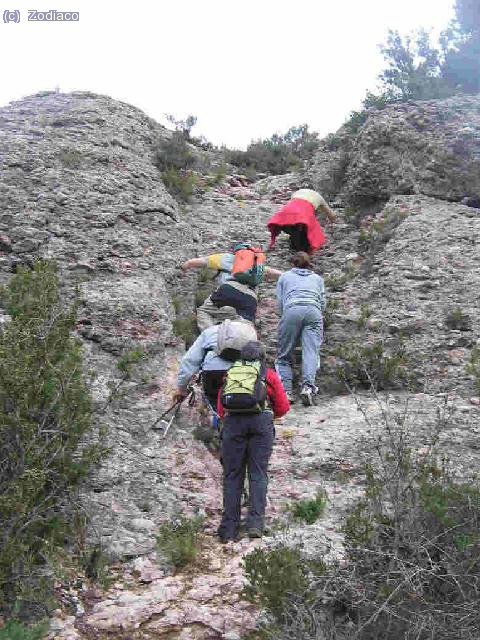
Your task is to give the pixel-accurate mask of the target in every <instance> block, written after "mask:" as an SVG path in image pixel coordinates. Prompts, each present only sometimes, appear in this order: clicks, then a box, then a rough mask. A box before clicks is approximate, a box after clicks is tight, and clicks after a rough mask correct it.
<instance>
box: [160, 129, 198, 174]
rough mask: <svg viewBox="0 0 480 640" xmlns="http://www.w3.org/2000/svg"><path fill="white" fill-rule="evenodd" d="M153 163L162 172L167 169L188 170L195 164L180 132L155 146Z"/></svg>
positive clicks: (175, 132) (174, 133)
mask: <svg viewBox="0 0 480 640" xmlns="http://www.w3.org/2000/svg"><path fill="white" fill-rule="evenodd" d="M154 163H155V165H156V166H157V167H158V169H160V171H162V172H164V171H167V170H168V169H177V170H181V169H188V168H189V167H191V166H192V165H193V164H194V163H195V157H194V156H193V154H192V152H191V150H190V147H189V146H188V143H187V140H186V138H185V136H184V134H183V133H182V132H181V131H174V132H173V133H172V135H171V137H170V138H167V139H165V140H162V141H161V142H159V143H158V144H157V146H156V148H155V151H154Z"/></svg>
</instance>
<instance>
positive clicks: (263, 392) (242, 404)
mask: <svg viewBox="0 0 480 640" xmlns="http://www.w3.org/2000/svg"><path fill="white" fill-rule="evenodd" d="M265 377H266V368H265V365H263V364H262V363H261V362H260V361H258V360H255V361H249V360H237V361H236V362H234V363H233V365H232V366H231V367H230V369H229V370H228V371H227V375H226V376H225V382H224V384H223V387H222V392H221V396H220V401H221V403H222V405H223V407H224V409H225V410H226V411H227V412H228V413H229V414H230V413H261V412H262V411H264V410H265V404H266V400H267V383H266V379H265Z"/></svg>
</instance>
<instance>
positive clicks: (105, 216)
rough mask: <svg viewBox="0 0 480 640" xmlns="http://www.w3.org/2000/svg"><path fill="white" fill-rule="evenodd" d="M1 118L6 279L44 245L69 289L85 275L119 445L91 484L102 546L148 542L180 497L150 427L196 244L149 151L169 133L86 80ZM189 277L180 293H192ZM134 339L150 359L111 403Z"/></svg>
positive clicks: (114, 442)
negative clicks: (87, 89) (180, 282)
mask: <svg viewBox="0 0 480 640" xmlns="http://www.w3.org/2000/svg"><path fill="white" fill-rule="evenodd" d="M0 123H1V127H0V139H1V146H0V149H1V150H0V163H1V167H2V179H1V182H0V204H1V207H0V236H1V239H0V281H1V282H2V283H4V282H5V281H6V280H7V279H8V278H9V277H10V276H11V274H12V272H13V271H14V270H15V269H16V267H17V266H18V265H19V264H20V265H21V264H29V263H31V261H32V260H33V259H35V258H38V257H44V258H52V259H54V260H55V261H56V262H57V264H58V267H59V271H60V274H61V279H62V282H63V283H64V288H65V294H66V295H67V296H68V295H70V296H71V295H72V292H73V287H74V286H79V287H80V298H81V300H80V307H79V313H78V326H77V330H78V334H79V335H80V336H81V337H82V338H83V339H84V350H85V354H86V356H87V366H88V368H89V369H91V370H93V371H94V373H95V380H94V382H93V385H92V391H93V394H94V398H95V400H96V403H97V406H98V407H100V409H101V412H102V414H101V416H100V417H99V418H98V419H99V420H101V421H103V422H104V423H105V424H106V425H107V426H108V427H109V444H110V445H111V456H110V458H109V459H108V461H107V462H106V463H105V465H103V466H102V467H101V468H100V469H98V471H97V473H96V474H95V475H94V477H93V478H92V480H91V486H90V489H89V491H87V493H86V496H85V502H86V504H87V505H88V510H89V516H90V521H91V524H92V527H91V533H92V536H95V537H97V539H98V537H100V538H101V540H102V545H103V547H104V548H105V550H106V551H107V552H111V553H112V554H115V555H119V556H124V555H131V554H135V553H138V552H141V551H143V550H145V549H146V548H147V549H149V548H151V547H152V545H153V544H154V532H153V530H154V528H155V522H158V521H159V520H160V519H164V518H165V517H166V516H168V514H169V513H171V512H172V511H173V509H174V508H175V495H176V494H175V488H174V487H170V486H169V483H168V471H167V470H168V465H169V464H170V461H169V458H168V452H166V453H165V456H164V458H162V459H161V460H160V459H159V457H158V456H156V455H155V454H154V453H152V447H153V448H155V447H157V446H158V435H157V434H154V433H153V432H151V431H150V430H149V428H147V425H150V424H151V423H153V421H154V420H155V417H156V415H157V413H158V411H159V410H160V409H161V408H162V407H166V406H168V403H169V402H170V397H169V394H170V393H171V391H172V389H173V387H174V384H175V380H174V379H175V371H176V367H177V362H178V359H179V355H180V353H181V350H182V348H183V344H182V343H181V341H180V340H179V339H178V338H177V337H176V336H175V334H174V331H173V328H172V321H173V320H174V318H175V311H174V305H173V301H172V297H173V287H174V285H175V287H176V286H177V282H176V274H177V273H178V271H177V269H178V264H179V263H180V262H181V261H182V260H183V259H184V258H185V257H186V256H187V255H189V254H190V253H191V251H192V246H193V245H192V233H191V229H190V226H189V225H188V224H186V223H185V221H183V220H182V217H181V212H180V209H179V206H178V204H177V203H176V201H175V200H174V199H173V198H172V197H171V196H170V195H169V194H168V193H167V191H166V189H165V187H164V185H163V182H162V180H161V176H160V172H159V171H158V169H157V168H156V167H155V165H154V162H153V150H154V146H155V145H156V143H157V141H158V140H159V139H161V138H162V137H164V136H166V135H168V134H167V132H166V130H165V129H164V128H163V127H161V126H160V125H158V124H157V123H155V122H154V121H153V120H151V119H150V118H148V117H147V116H146V115H145V114H144V113H142V112H141V111H140V110H138V109H135V108H134V107H131V106H129V105H126V104H123V103H121V102H117V101H114V100H112V99H110V98H107V97H104V96H97V95H94V94H90V93H72V94H57V93H45V94H38V95H35V96H32V97H30V98H26V99H24V100H21V101H19V102H16V103H12V104H10V105H8V106H7V107H5V108H3V109H1V110H0ZM184 285H185V289H184V290H182V291H177V294H178V295H179V296H180V299H181V300H182V303H183V304H185V305H188V304H192V305H193V293H192V291H191V288H190V289H189V288H188V287H189V284H188V282H186V281H185V282H184ZM139 347H140V348H142V349H144V350H145V351H146V352H147V354H148V363H147V364H146V365H145V367H144V369H143V371H142V372H141V375H140V377H139V378H138V379H135V380H134V381H132V382H129V383H128V384H127V385H126V388H125V389H124V390H125V391H126V392H127V395H126V396H125V397H124V398H122V400H121V401H120V402H116V403H114V404H112V405H109V406H107V407H106V409H105V411H104V412H103V409H102V407H103V406H104V405H106V404H107V401H108V396H109V393H110V392H109V389H110V388H111V387H115V386H116V385H117V384H118V383H119V381H120V379H121V374H120V372H119V371H118V369H117V366H116V365H117V363H118V359H119V357H120V356H121V355H122V354H123V353H125V351H128V350H129V349H132V348H139ZM164 465H165V466H164ZM152 478H153V480H152ZM147 505H151V508H150V507H148V506H147ZM147 509H148V510H149V511H148V517H146V511H147Z"/></svg>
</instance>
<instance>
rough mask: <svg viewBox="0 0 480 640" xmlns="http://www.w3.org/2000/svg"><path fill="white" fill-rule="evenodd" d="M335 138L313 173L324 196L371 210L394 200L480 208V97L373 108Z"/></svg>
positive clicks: (323, 150) (327, 142)
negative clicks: (420, 198)
mask: <svg viewBox="0 0 480 640" xmlns="http://www.w3.org/2000/svg"><path fill="white" fill-rule="evenodd" d="M357 127H358V130H357V131H355V132H352V130H351V129H349V128H347V127H344V128H342V129H340V130H339V131H338V132H337V133H336V134H334V135H332V136H329V137H328V138H327V139H326V140H325V141H324V144H323V146H322V148H321V150H320V151H319V153H318V154H317V156H316V157H315V159H314V161H313V163H312V164H311V166H310V167H308V169H307V174H308V177H309V179H310V180H311V181H312V182H313V185H314V186H315V187H316V188H317V189H318V190H319V191H321V192H323V193H326V194H328V195H329V196H333V195H337V194H338V195H339V196H340V198H341V199H342V200H343V201H344V202H345V203H348V204H352V205H361V206H369V205H372V204H375V203H378V202H379V201H380V202H381V201H383V202H384V201H386V200H388V199H389V198H390V197H391V196H392V195H396V194H423V195H427V196H431V197H433V198H441V199H443V200H449V201H454V202H461V201H462V200H466V202H467V203H471V204H473V205H475V206H477V207H478V206H479V204H480V98H479V97H478V96H476V97H475V96H469V97H454V98H449V99H448V100H432V101H425V102H416V103H402V104H398V105H392V106H389V107H387V108H385V109H383V110H382V111H378V110H372V111H371V112H370V113H368V114H367V116H366V121H365V122H364V123H363V124H358V125H357Z"/></svg>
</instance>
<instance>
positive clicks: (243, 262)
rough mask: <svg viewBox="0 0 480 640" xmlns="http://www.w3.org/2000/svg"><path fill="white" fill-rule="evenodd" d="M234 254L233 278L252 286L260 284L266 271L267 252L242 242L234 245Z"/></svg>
mask: <svg viewBox="0 0 480 640" xmlns="http://www.w3.org/2000/svg"><path fill="white" fill-rule="evenodd" d="M233 254H234V256H235V258H234V260H233V267H232V276H233V278H234V279H235V280H237V281H238V282H242V283H243V284H247V285H249V286H250V287H256V286H257V285H258V284H260V282H261V281H262V279H263V275H264V272H265V254H264V253H263V250H262V248H261V247H252V246H251V245H250V244H247V243H246V242H240V243H239V244H236V245H235V246H234V247H233Z"/></svg>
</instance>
